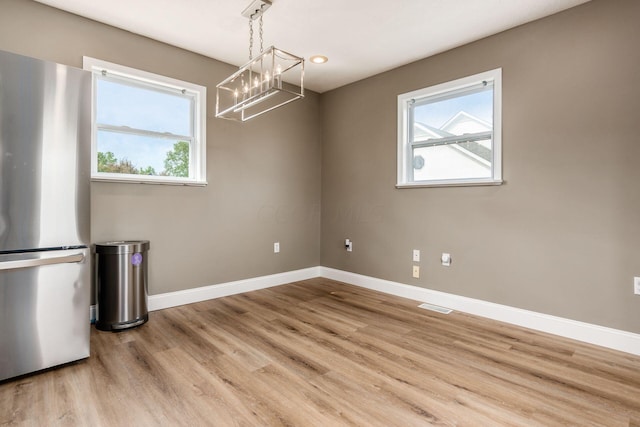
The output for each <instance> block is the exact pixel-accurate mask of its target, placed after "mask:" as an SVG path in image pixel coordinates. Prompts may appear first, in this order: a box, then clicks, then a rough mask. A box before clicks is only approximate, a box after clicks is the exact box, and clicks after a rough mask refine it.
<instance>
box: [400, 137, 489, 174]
mask: <svg viewBox="0 0 640 427" xmlns="http://www.w3.org/2000/svg"><path fill="white" fill-rule="evenodd" d="M490 147H491V141H490V140H483V141H475V142H463V143H458V144H447V145H436V146H432V147H420V148H415V149H413V156H412V162H413V179H414V180H415V181H424V180H445V179H473V178H490V177H491V172H492V171H491V149H490Z"/></svg>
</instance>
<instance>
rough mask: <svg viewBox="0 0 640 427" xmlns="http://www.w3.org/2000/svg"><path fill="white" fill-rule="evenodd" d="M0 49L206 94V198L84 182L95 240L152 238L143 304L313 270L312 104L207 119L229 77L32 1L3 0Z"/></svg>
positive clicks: (222, 67) (316, 172)
mask: <svg viewBox="0 0 640 427" xmlns="http://www.w3.org/2000/svg"><path fill="white" fill-rule="evenodd" d="M0 49H3V50H7V51H11V52H15V53H20V54H23V55H28V56H32V57H36V58H41V59H46V60H51V61H56V62H59V63H64V64H68V65H73V66H76V67H82V56H83V55H86V56H92V57H95V58H99V59H103V60H106V61H111V62H115V63H118V64H122V65H126V66H129V67H134V68H138V69H142V70H145V71H150V72H153V73H158V74H162V75H166V76H169V77H173V78H178V79H182V80H186V81H189V82H193V83H197V84H200V85H204V86H206V87H207V92H208V93H207V98H208V103H207V104H208V105H207V116H208V118H207V179H208V182H209V185H208V186H207V187H204V188H199V187H182V186H168V185H143V184H116V183H103V182H94V183H92V187H91V191H92V206H91V211H92V214H91V221H92V241H93V242H99V241H105V240H112V239H149V240H150V241H151V251H150V253H149V260H150V261H149V268H150V273H149V286H150V293H151V294H158V293H163V292H168V291H175V290H180V289H188V288H194V287H198V286H204V285H211V284H216V283H222V282H227V281H232V280H239V279H243V278H249V277H256V276H262V275H267V274H273V273H279V272H283V271H290V270H296V269H300V268H306V267H312V266H317V265H318V264H319V259H320V255H319V248H320V243H319V241H320V239H319V233H320V216H319V203H320V160H319V159H320V154H321V151H320V142H321V141H320V135H321V132H320V127H319V126H320V123H319V121H318V114H319V96H318V95H317V94H315V93H312V92H307V97H306V98H305V99H304V100H303V101H298V102H296V103H293V104H291V105H288V106H286V107H283V108H281V109H279V110H278V111H274V112H273V113H270V114H269V115H268V117H261V118H257V119H254V120H253V121H251V122H248V123H245V124H238V123H235V122H228V121H225V120H221V119H215V118H214V117H213V114H214V112H215V85H216V84H217V83H219V82H220V81H222V80H223V79H224V78H226V77H227V76H228V75H230V74H231V73H232V72H233V71H234V70H235V67H232V66H230V65H227V64H223V63H221V62H218V61H215V60H212V59H210V58H206V57H204V56H200V55H197V54H194V53H191V52H188V51H185V50H182V49H178V48H175V47H172V46H169V45H166V44H163V43H160V42H157V41H153V40H151V39H148V38H145V37H141V36H137V35H134V34H132V33H129V32H126V31H122V30H118V29H116V28H113V27H110V26H107V25H103V24H99V23H97V22H95V21H91V20H88V19H84V18H81V17H78V16H76V15H72V14H69V13H65V12H62V11H59V10H57V9H53V8H50V7H47V6H44V5H41V4H39V3H35V2H32V1H30V0H29V1H27V0H0ZM87 143H89V141H87ZM275 241H279V242H280V248H281V252H280V254H277V255H276V254H273V242H275Z"/></svg>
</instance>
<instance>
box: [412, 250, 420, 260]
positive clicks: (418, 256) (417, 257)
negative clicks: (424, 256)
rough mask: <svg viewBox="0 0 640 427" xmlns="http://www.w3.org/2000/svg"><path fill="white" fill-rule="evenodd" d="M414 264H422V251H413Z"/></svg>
mask: <svg viewBox="0 0 640 427" xmlns="http://www.w3.org/2000/svg"><path fill="white" fill-rule="evenodd" d="M413 262H420V249H414V250H413Z"/></svg>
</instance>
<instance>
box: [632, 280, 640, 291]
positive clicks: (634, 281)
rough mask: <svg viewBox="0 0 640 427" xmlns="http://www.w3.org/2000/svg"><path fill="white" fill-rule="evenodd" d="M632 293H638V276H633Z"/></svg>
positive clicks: (639, 283) (639, 286) (639, 281)
mask: <svg viewBox="0 0 640 427" xmlns="http://www.w3.org/2000/svg"><path fill="white" fill-rule="evenodd" d="M633 293H634V294H636V295H640V277H634V278H633Z"/></svg>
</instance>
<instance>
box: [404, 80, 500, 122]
mask: <svg viewBox="0 0 640 427" xmlns="http://www.w3.org/2000/svg"><path fill="white" fill-rule="evenodd" d="M460 111H464V112H466V113H468V114H471V115H472V116H474V117H477V118H478V119H480V120H484V121H485V122H488V123H490V124H492V123H493V90H492V88H490V89H488V90H484V91H482V92H477V93H472V94H469V95H463V96H458V97H455V98H452V99H447V100H444V101H436V102H432V103H430V104H425V105H420V106H417V107H416V108H415V109H414V120H415V121H416V122H420V123H424V124H425V125H427V126H431V127H434V128H436V129H440V128H441V127H442V125H444V124H445V123H446V122H447V121H449V119H451V118H452V117H454V116H455V115H456V114H458V113H459V112H460Z"/></svg>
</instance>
